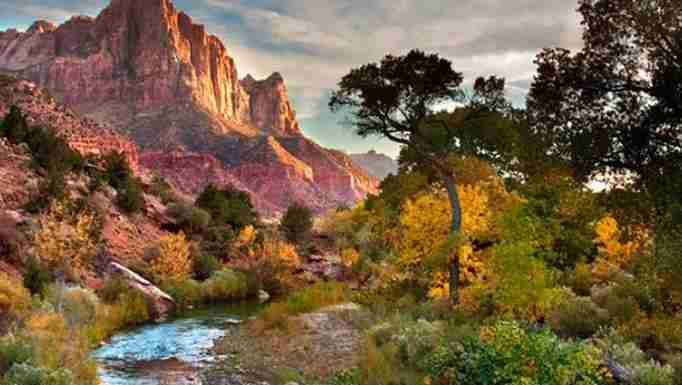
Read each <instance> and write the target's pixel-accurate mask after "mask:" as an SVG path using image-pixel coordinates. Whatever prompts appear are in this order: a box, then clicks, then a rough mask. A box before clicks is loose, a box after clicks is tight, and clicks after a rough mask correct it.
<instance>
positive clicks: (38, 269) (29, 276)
mask: <svg viewBox="0 0 682 385" xmlns="http://www.w3.org/2000/svg"><path fill="white" fill-rule="evenodd" d="M24 269H25V272H24V286H25V287H26V288H27V289H28V290H29V291H30V292H31V294H33V295H43V294H44V293H45V289H46V288H47V286H48V285H49V283H50V280H51V278H52V277H51V276H50V272H49V271H48V270H47V268H45V266H43V265H42V264H41V263H40V261H39V260H38V259H36V258H34V257H33V256H29V257H28V258H27V260H26V264H25V266H24Z"/></svg>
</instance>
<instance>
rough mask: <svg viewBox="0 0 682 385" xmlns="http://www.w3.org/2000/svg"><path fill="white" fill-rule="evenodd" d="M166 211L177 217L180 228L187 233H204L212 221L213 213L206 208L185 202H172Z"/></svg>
mask: <svg viewBox="0 0 682 385" xmlns="http://www.w3.org/2000/svg"><path fill="white" fill-rule="evenodd" d="M166 213H167V214H168V215H169V216H171V217H172V218H173V219H175V223H176V226H177V228H178V230H182V231H183V232H184V233H185V234H190V235H192V234H202V233H204V232H206V231H207V230H208V226H209V225H210V223H211V214H209V213H208V212H207V211H206V210H204V209H201V208H198V207H192V206H189V205H186V204H183V203H173V204H171V205H170V206H168V211H167V212H166Z"/></svg>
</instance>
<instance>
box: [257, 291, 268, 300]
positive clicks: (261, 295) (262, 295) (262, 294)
mask: <svg viewBox="0 0 682 385" xmlns="http://www.w3.org/2000/svg"><path fill="white" fill-rule="evenodd" d="M268 301H270V294H268V292H267V291H265V290H259V291H258V302H259V303H266V302H268Z"/></svg>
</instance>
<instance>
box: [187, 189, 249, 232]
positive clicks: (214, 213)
mask: <svg viewBox="0 0 682 385" xmlns="http://www.w3.org/2000/svg"><path fill="white" fill-rule="evenodd" d="M195 206H198V207H200V208H202V209H204V210H206V211H207V212H208V213H209V214H210V215H211V218H213V223H214V224H215V225H230V226H232V228H233V229H236V230H240V229H242V228H244V227H245V226H248V225H255V224H256V223H257V222H258V212H257V211H256V210H255V209H254V207H253V204H252V203H251V197H250V196H249V194H247V193H245V192H243V191H240V190H237V189H235V188H233V187H231V186H226V187H224V188H222V189H219V188H217V187H216V186H214V185H208V186H206V188H205V189H204V191H202V192H201V194H200V195H199V197H198V198H197V200H196V202H195Z"/></svg>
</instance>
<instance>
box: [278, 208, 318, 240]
mask: <svg viewBox="0 0 682 385" xmlns="http://www.w3.org/2000/svg"><path fill="white" fill-rule="evenodd" d="M312 228H313V212H312V210H310V209H309V208H308V207H306V206H303V205H301V204H298V203H295V204H293V205H291V206H289V208H288V209H287V211H286V212H285V213H284V216H283V217H282V220H281V222H280V230H281V231H282V233H283V234H284V237H285V238H286V239H287V240H288V241H289V242H300V241H302V240H303V239H305V238H306V237H307V235H308V234H309V233H310V230H311V229H312Z"/></svg>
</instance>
